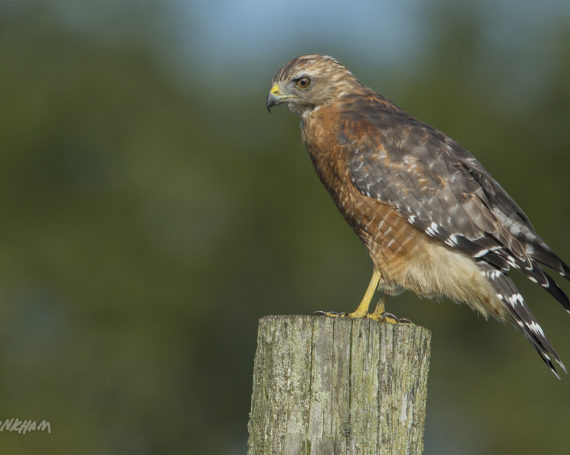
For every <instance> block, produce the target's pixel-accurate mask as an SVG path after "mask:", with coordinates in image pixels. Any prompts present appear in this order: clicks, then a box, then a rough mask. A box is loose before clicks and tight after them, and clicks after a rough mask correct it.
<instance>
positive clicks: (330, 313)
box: [312, 310, 348, 318]
mask: <svg viewBox="0 0 570 455" xmlns="http://www.w3.org/2000/svg"><path fill="white" fill-rule="evenodd" d="M347 315H348V313H339V312H338V311H323V310H318V311H313V313H312V316H327V317H329V318H344V317H346V316H347Z"/></svg>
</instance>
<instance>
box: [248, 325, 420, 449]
mask: <svg viewBox="0 0 570 455" xmlns="http://www.w3.org/2000/svg"><path fill="white" fill-rule="evenodd" d="M430 340H431V334H430V332H429V331H428V330H427V329H425V328H423V327H419V326H416V325H413V324H396V325H393V324H387V323H378V322H375V321H371V320H368V319H347V318H329V317H323V316H266V317H264V318H262V319H261V320H260V321H259V331H258V337H257V352H256V354H255V363H254V372H253V394H252V398H251V413H250V419H249V424H248V430H249V441H248V452H247V453H248V455H264V454H287V455H289V454H291V455H297V454H307V455H309V454H310V455H325V454H326V455H331V454H394V455H396V454H398V455H401V454H409V455H417V454H421V453H422V450H423V430H424V420H425V404H426V395H427V388H426V384H427V373H428V368H429V356H430Z"/></svg>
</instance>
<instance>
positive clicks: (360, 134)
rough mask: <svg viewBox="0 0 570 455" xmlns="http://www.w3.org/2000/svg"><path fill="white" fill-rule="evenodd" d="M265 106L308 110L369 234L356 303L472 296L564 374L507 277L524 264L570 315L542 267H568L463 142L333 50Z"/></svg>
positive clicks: (294, 71)
mask: <svg viewBox="0 0 570 455" xmlns="http://www.w3.org/2000/svg"><path fill="white" fill-rule="evenodd" d="M272 85H273V86H272V88H271V90H270V92H269V95H268V97H267V108H268V109H271V107H272V106H274V105H276V104H281V103H283V104H286V105H287V106H288V107H289V109H291V110H292V111H293V112H294V113H296V114H298V115H300V116H301V119H302V120H301V131H302V137H303V142H304V143H305V146H306V148H307V150H308V152H309V154H310V156H311V159H312V161H313V164H314V166H315V169H316V171H317V174H318V175H319V177H320V179H321V182H322V183H323V185H324V186H325V188H326V189H327V191H328V192H329V193H330V195H331V197H332V199H333V200H334V202H335V203H336V205H337V207H338V208H339V210H340V211H341V213H342V214H343V216H344V218H345V219H346V221H347V222H348V223H349V224H350V226H351V227H352V228H353V229H354V231H355V232H356V234H357V235H358V236H359V237H360V239H361V240H362V242H363V243H364V245H365V246H366V248H367V249H368V252H369V254H370V257H371V258H372V262H373V265H374V272H373V274H372V279H371V281H370V284H369V285H368V289H367V291H366V293H365V295H364V297H363V299H362V301H361V302H360V304H359V305H358V308H357V309H356V310H355V311H354V312H352V313H347V314H345V315H346V316H349V317H356V318H361V317H369V318H372V319H376V320H386V317H384V315H385V313H384V301H385V298H383V299H381V301H380V302H379V304H378V306H377V307H376V310H375V311H374V312H373V313H371V314H369V313H368V308H369V306H370V301H371V299H372V297H373V294H374V292H375V290H376V289H377V288H378V289H379V290H380V291H381V292H382V293H383V296H387V295H395V294H398V293H400V292H401V291H403V290H410V291H413V292H414V293H415V294H417V295H418V296H421V297H427V298H438V297H447V298H449V299H450V300H452V301H455V302H463V303H466V304H467V305H469V306H470V307H471V308H473V309H475V310H477V311H479V312H480V313H481V314H482V315H483V316H485V318H487V317H488V316H489V315H491V316H493V317H494V318H496V319H498V320H499V321H503V322H505V321H506V322H510V323H512V324H513V325H514V326H515V327H517V328H518V329H520V331H521V332H522V333H523V334H524V335H525V337H526V338H527V339H528V340H529V341H530V342H531V344H532V345H533V346H534V347H535V348H536V350H537V351H538V353H539V355H540V357H541V358H542V359H543V360H544V362H545V363H546V364H547V365H548V366H549V367H550V369H551V370H552V371H553V372H554V374H555V375H556V376H557V377H559V376H558V373H557V371H556V368H555V367H554V365H553V361H555V362H557V363H558V365H559V366H560V367H561V368H562V369H563V370H564V371H565V372H566V368H565V367H564V364H563V363H562V361H561V360H560V358H559V357H558V355H557V354H556V352H555V351H554V348H553V347H552V346H551V344H550V342H549V341H548V340H547V339H546V336H545V335H544V332H543V330H542V328H541V327H540V325H539V324H538V322H536V320H535V318H534V316H533V314H532V313H531V311H530V309H529V308H528V306H527V305H526V303H525V301H524V299H523V297H522V296H521V294H520V293H519V291H518V290H517V288H516V287H515V285H514V283H513V282H512V281H511V279H510V278H509V277H508V276H507V272H508V271H509V270H510V269H511V268H514V269H517V270H520V271H521V272H522V273H523V274H524V275H526V276H527V277H528V278H529V279H530V280H532V281H533V282H535V283H538V284H539V285H541V286H542V287H543V288H544V289H546V290H547V291H548V292H549V293H550V294H551V295H552V296H553V297H555V298H556V299H557V300H558V301H559V302H560V303H561V304H562V305H563V306H564V308H565V309H566V311H568V312H569V313H570V301H569V300H568V297H567V296H566V295H565V294H564V292H563V291H562V290H561V289H560V288H559V287H558V285H557V284H556V283H555V282H554V280H553V279H552V278H551V277H550V276H549V275H548V274H547V273H545V272H544V270H543V269H542V268H541V265H545V266H547V267H550V268H552V269H553V270H555V271H556V272H558V273H559V274H560V275H562V276H563V277H566V278H567V279H570V270H569V268H568V265H566V264H565V263H564V262H563V261H562V260H561V259H560V258H559V257H558V256H557V255H556V254H555V253H554V252H553V251H552V250H551V249H550V247H548V245H547V244H546V243H545V242H544V241H543V240H542V239H541V238H540V237H539V236H538V234H536V232H535V231H534V228H533V227H532V225H531V223H530V221H529V219H528V217H527V216H526V215H525V214H524V212H523V211H522V210H521V209H520V207H519V206H518V205H517V204H516V203H515V202H514V201H513V200H512V199H511V197H510V196H509V195H508V194H507V193H506V192H505V190H503V188H502V187H501V186H500V185H499V183H497V182H496V181H495V180H494V179H493V178H492V177H491V176H490V175H489V173H488V172H487V171H486V170H485V169H484V168H483V166H482V165H481V164H480V163H479V162H478V161H477V160H476V159H475V158H474V157H473V156H472V155H471V154H470V153H469V152H467V151H466V150H465V149H464V148H462V147H461V146H460V145H459V144H458V143H457V142H455V141H454V140H453V139H450V138H449V137H447V136H446V135H444V134H443V133H441V132H440V131H438V130H436V129H435V128H432V127H431V126H429V125H426V124H425V123H422V122H420V121H418V120H416V119H415V118H413V117H411V116H410V115H408V114H407V113H406V112H404V111H402V110H401V109H400V108H398V107H397V106H395V105H394V104H393V103H391V102H390V101H388V100H387V99H386V98H384V97H383V96H381V95H378V94H377V93H374V92H373V91H372V90H370V89H369V88H367V87H364V86H363V85H362V84H360V83H359V82H358V80H357V79H356V78H355V77H354V76H353V75H352V73H351V72H350V71H349V70H348V69H347V68H345V67H344V66H343V65H341V64H340V63H339V62H337V61H336V60H335V59H333V58H332V57H328V56H323V55H303V56H300V57H297V58H295V59H293V60H291V61H290V62H289V63H287V64H286V65H285V66H283V67H282V68H281V69H280V70H279V71H278V72H277V74H276V75H275V76H274V78H273V81H272Z"/></svg>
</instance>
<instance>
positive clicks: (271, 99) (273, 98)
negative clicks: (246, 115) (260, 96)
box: [265, 84, 282, 114]
mask: <svg viewBox="0 0 570 455" xmlns="http://www.w3.org/2000/svg"><path fill="white" fill-rule="evenodd" d="M281 99H282V97H281V91H280V90H279V85H277V84H273V87H271V90H269V94H268V95H267V100H266V102H265V105H266V106H267V110H268V111H269V113H270V114H271V108H272V107H273V106H275V105H276V104H278V103H279V102H280V101H281Z"/></svg>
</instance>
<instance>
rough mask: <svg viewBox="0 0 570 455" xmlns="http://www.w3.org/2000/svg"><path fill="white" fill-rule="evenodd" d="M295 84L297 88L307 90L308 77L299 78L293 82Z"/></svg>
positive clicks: (309, 82)
mask: <svg viewBox="0 0 570 455" xmlns="http://www.w3.org/2000/svg"><path fill="white" fill-rule="evenodd" d="M295 83H296V84H297V87H299V88H307V87H308V86H309V85H311V79H309V78H308V77H300V78H299V79H297V80H296V81H295Z"/></svg>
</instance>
